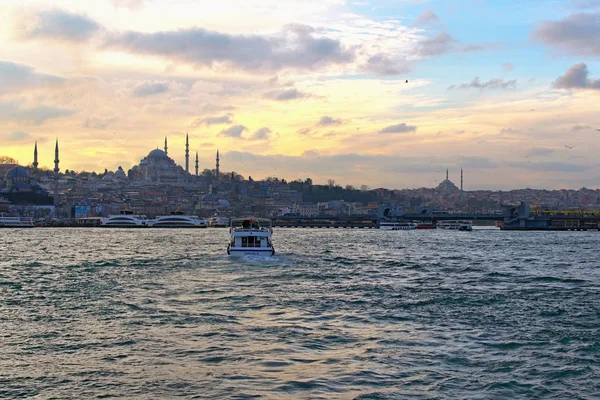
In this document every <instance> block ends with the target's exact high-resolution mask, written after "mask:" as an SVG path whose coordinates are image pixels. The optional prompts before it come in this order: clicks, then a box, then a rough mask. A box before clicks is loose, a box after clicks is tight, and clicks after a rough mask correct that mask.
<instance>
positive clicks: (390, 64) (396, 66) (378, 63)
mask: <svg viewBox="0 0 600 400" xmlns="http://www.w3.org/2000/svg"><path fill="white" fill-rule="evenodd" d="M363 69H364V70H366V71H367V72H371V73H374V74H376V75H383V76H393V75H402V74H406V73H407V72H410V68H409V66H408V63H407V61H406V60H405V59H404V58H399V57H395V58H394V57H390V56H388V55H386V54H382V53H378V54H375V55H374V56H371V57H369V59H368V60H367V63H366V64H365V65H364V66H363Z"/></svg>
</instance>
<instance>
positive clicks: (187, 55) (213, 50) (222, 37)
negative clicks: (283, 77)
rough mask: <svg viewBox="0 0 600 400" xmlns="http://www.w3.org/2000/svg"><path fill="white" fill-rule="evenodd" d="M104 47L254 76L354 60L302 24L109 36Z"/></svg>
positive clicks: (338, 44)
mask: <svg viewBox="0 0 600 400" xmlns="http://www.w3.org/2000/svg"><path fill="white" fill-rule="evenodd" d="M104 47H106V48H112V49H121V50H125V51H129V52H132V53H138V54H151V55H155V56H161V57H165V58H167V59H169V60H179V61H183V62H188V63H191V64H194V65H197V66H203V67H207V68H212V69H215V68H219V67H225V68H231V69H238V70H247V71H256V72H265V73H267V72H270V73H272V72H275V71H278V70H281V69H297V70H314V69H318V68H321V67H326V66H329V65H336V64H348V63H350V62H352V61H354V59H355V54H354V51H353V50H352V49H347V48H345V47H344V46H342V44H341V42H339V41H338V40H335V39H330V38H327V37H318V36H316V30H315V29H313V28H312V27H310V26H306V25H298V24H293V25H286V26H285V27H284V29H283V31H282V32H280V33H278V34H275V35H269V36H266V35H265V36H261V35H256V34H254V35H239V34H228V33H221V32H215V31H209V30H207V29H203V28H190V29H180V30H177V31H167V32H155V33H143V32H132V31H130V32H125V33H111V34H109V35H108V36H107V38H106V40H105V42H104Z"/></svg>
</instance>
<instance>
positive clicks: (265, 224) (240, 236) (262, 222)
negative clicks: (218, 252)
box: [227, 217, 275, 256]
mask: <svg viewBox="0 0 600 400" xmlns="http://www.w3.org/2000/svg"><path fill="white" fill-rule="evenodd" d="M229 235H230V240H229V244H228V245H227V254H229V255H241V256H244V255H254V256H258V255H265V256H268V255H270V256H272V255H274V254H275V248H274V247H273V242H272V241H271V236H272V235H273V222H272V221H271V220H270V219H266V218H250V217H248V218H232V219H231V221H230V225H229Z"/></svg>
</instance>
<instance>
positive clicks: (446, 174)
mask: <svg viewBox="0 0 600 400" xmlns="http://www.w3.org/2000/svg"><path fill="white" fill-rule="evenodd" d="M446 180H448V168H446Z"/></svg>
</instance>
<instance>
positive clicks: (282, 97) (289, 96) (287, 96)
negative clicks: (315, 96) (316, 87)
mask: <svg viewBox="0 0 600 400" xmlns="http://www.w3.org/2000/svg"><path fill="white" fill-rule="evenodd" d="M265 97H266V98H267V99H271V100H276V101H288V100H296V99H302V98H305V97H310V95H309V94H308V93H303V92H301V91H299V90H298V89H296V88H292V89H285V90H272V91H270V92H267V93H265Z"/></svg>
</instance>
